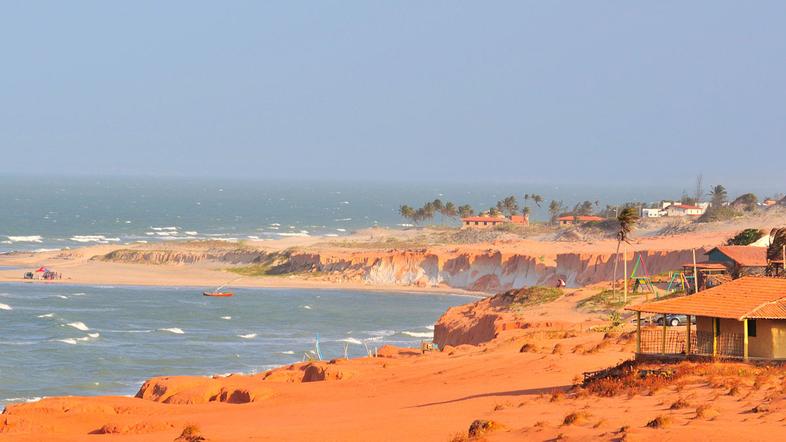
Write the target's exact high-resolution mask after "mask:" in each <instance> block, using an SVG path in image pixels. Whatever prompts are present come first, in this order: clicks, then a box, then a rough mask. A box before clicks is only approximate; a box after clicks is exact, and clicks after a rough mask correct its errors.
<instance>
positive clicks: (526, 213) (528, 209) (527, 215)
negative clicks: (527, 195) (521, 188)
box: [521, 206, 532, 218]
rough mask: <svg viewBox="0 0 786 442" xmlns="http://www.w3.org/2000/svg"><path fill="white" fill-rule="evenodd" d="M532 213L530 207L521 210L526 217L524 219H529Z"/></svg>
mask: <svg viewBox="0 0 786 442" xmlns="http://www.w3.org/2000/svg"><path fill="white" fill-rule="evenodd" d="M531 212H532V209H531V208H530V207H528V206H524V208H523V209H521V214H522V215H524V218H529V214H530V213H531Z"/></svg>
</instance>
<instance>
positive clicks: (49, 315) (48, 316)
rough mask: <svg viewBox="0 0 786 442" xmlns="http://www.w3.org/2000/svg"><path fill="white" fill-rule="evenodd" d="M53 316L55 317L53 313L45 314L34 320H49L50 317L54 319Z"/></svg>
mask: <svg viewBox="0 0 786 442" xmlns="http://www.w3.org/2000/svg"><path fill="white" fill-rule="evenodd" d="M54 316H55V314H54V313H46V314H43V315H38V316H36V318H51V317H54Z"/></svg>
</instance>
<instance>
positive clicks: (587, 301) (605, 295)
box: [576, 290, 625, 311]
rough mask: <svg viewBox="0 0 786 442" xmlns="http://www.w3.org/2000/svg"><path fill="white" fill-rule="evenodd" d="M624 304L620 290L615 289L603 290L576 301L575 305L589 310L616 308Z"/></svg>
mask: <svg viewBox="0 0 786 442" xmlns="http://www.w3.org/2000/svg"><path fill="white" fill-rule="evenodd" d="M624 306H625V302H624V301H623V297H622V292H621V291H617V290H603V291H600V292H598V293H596V294H594V295H592V296H589V297H587V298H584V299H582V300H581V301H579V302H578V303H576V307H578V308H580V309H589V310H590V311H602V310H617V309H619V308H622V307H624Z"/></svg>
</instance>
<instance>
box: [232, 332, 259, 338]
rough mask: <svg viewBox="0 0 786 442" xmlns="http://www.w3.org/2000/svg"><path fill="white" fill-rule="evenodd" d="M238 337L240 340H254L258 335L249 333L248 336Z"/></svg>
mask: <svg viewBox="0 0 786 442" xmlns="http://www.w3.org/2000/svg"><path fill="white" fill-rule="evenodd" d="M237 337H238V338H243V339H254V338H256V337H257V334H256V333H249V334H247V335H237Z"/></svg>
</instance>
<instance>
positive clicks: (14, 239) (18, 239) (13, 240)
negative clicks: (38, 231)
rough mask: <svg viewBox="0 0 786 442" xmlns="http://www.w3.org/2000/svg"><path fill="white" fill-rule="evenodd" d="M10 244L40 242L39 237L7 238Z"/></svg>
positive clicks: (40, 238)
mask: <svg viewBox="0 0 786 442" xmlns="http://www.w3.org/2000/svg"><path fill="white" fill-rule="evenodd" d="M6 238H8V240H9V241H11V242H42V239H43V238H42V237H41V235H27V236H7V237H6Z"/></svg>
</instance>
